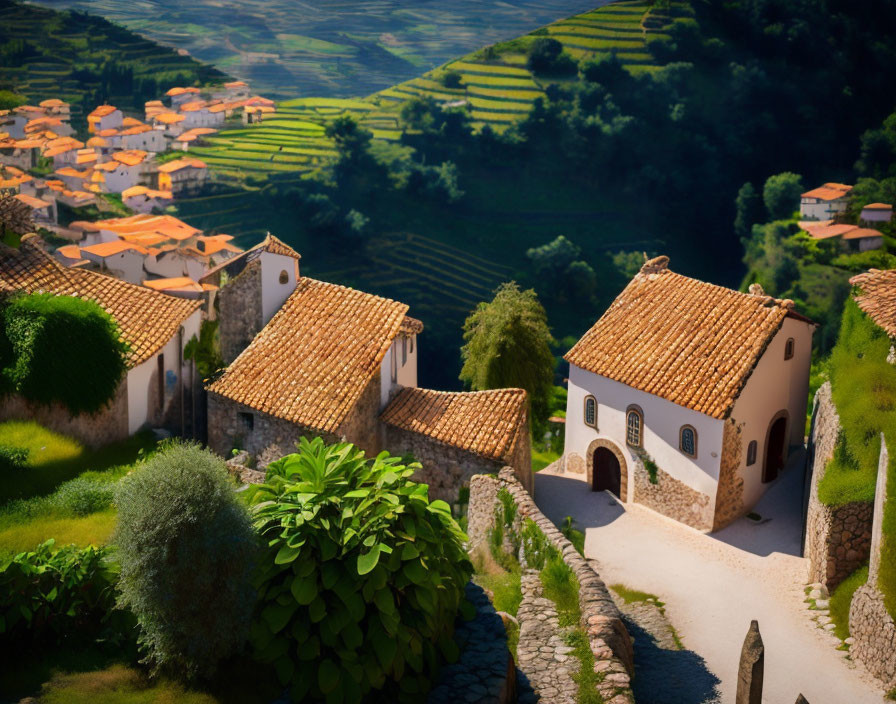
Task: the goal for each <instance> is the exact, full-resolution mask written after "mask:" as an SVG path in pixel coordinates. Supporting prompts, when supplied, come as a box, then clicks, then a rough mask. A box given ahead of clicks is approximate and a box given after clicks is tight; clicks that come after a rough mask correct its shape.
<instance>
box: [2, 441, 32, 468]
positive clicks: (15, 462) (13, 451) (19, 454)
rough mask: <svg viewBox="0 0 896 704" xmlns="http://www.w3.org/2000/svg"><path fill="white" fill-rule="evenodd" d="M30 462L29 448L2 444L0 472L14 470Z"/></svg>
mask: <svg viewBox="0 0 896 704" xmlns="http://www.w3.org/2000/svg"><path fill="white" fill-rule="evenodd" d="M26 464H28V450H26V449H24V448H21V447H9V446H8V445H0V472H3V473H4V474H5V473H6V472H14V471H17V470H20V469H23V468H24V467H25V465H26Z"/></svg>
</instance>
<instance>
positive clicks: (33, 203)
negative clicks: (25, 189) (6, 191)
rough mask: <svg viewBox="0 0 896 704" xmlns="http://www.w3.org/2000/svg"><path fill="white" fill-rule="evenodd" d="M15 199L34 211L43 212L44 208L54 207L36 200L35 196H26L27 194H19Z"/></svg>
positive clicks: (43, 201)
mask: <svg viewBox="0 0 896 704" xmlns="http://www.w3.org/2000/svg"><path fill="white" fill-rule="evenodd" d="M14 197H15V199H16V200H18V201H21V202H22V203H24V204H25V205H27V206H28V207H29V208H31V209H32V210H43V209H44V208H49V207H51V206H52V205H53V204H52V203H48V202H47V201H45V200H41V199H40V198H35V197H34V196H29V195H26V194H25V193H17V194H16V195H15V196H14Z"/></svg>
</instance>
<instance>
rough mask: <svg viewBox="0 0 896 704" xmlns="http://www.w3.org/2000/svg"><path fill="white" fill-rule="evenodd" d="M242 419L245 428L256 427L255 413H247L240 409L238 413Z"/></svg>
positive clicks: (250, 429)
mask: <svg viewBox="0 0 896 704" xmlns="http://www.w3.org/2000/svg"><path fill="white" fill-rule="evenodd" d="M237 415H238V416H239V419H240V423H242V424H243V428H245V429H246V430H248V431H252V430H254V429H255V415H254V414H253V413H246V412H245V411H240V412H239V413H237Z"/></svg>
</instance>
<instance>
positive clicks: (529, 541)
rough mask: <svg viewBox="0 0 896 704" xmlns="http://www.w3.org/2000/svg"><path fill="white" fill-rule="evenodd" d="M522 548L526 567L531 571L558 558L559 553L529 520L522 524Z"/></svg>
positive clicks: (541, 567)
mask: <svg viewBox="0 0 896 704" xmlns="http://www.w3.org/2000/svg"><path fill="white" fill-rule="evenodd" d="M522 546H523V556H524V558H525V560H526V566H527V567H530V568H532V569H536V570H540V569H543V568H544V566H545V565H546V564H547V563H548V562H549V561H550V560H553V559H557V558H559V557H560V551H559V550H557V548H555V547H554V545H553V544H552V543H551V541H550V540H548V537H547V536H546V535H545V534H544V532H543V531H542V530H541V528H539V527H538V526H537V525H536V524H535V521H533V520H532V519H531V518H527V519H526V520H525V522H524V523H523V531H522Z"/></svg>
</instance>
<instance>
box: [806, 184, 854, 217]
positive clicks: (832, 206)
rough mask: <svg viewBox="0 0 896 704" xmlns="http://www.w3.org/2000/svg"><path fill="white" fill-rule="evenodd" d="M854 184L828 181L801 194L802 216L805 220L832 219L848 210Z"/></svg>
mask: <svg viewBox="0 0 896 704" xmlns="http://www.w3.org/2000/svg"><path fill="white" fill-rule="evenodd" d="M851 190H852V186H847V185H846V184H845V183H826V184H824V185H823V186H819V187H818V188H813V189H812V190H811V191H806V192H805V193H803V194H802V195H801V196H800V217H801V218H802V219H804V220H830V219H832V218H834V217H835V216H836V215H839V214H840V213H843V212H845V211H846V207H847V206H848V205H849V192H850V191H851Z"/></svg>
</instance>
